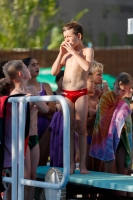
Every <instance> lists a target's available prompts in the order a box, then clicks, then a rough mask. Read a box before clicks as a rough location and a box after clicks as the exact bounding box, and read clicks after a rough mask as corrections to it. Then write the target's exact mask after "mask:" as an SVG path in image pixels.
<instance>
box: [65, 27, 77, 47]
mask: <svg viewBox="0 0 133 200" xmlns="http://www.w3.org/2000/svg"><path fill="white" fill-rule="evenodd" d="M63 35H64V40H65V42H68V43H71V44H72V45H73V47H74V48H75V47H76V46H77V45H78V44H79V41H81V34H80V33H79V34H78V35H75V34H74V31H73V29H69V30H66V31H64V32H63Z"/></svg>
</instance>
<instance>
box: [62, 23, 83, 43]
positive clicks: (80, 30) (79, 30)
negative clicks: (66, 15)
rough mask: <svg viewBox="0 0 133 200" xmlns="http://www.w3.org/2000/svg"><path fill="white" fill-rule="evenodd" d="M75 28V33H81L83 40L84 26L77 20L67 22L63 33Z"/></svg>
mask: <svg viewBox="0 0 133 200" xmlns="http://www.w3.org/2000/svg"><path fill="white" fill-rule="evenodd" d="M70 29H73V33H74V34H75V35H78V33H81V40H83V28H82V26H81V24H80V23H79V22H77V21H71V22H68V23H66V24H65V26H64V27H63V29H62V33H63V32H64V31H67V30H70Z"/></svg>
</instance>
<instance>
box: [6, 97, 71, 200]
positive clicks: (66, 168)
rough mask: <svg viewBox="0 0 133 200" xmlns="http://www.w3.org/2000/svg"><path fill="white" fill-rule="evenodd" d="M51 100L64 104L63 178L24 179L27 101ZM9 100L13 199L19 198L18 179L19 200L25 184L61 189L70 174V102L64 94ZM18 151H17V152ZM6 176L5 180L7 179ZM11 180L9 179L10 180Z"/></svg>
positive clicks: (21, 198) (21, 199) (22, 195)
mask: <svg viewBox="0 0 133 200" xmlns="http://www.w3.org/2000/svg"><path fill="white" fill-rule="evenodd" d="M42 101H45V102H50V101H59V102H60V103H61V105H62V112H63V119H64V120H63V178H62V180H61V182H60V183H47V182H41V181H33V180H27V179H24V159H22V158H24V130H25V128H24V127H25V102H42ZM8 102H10V103H12V133H13V134H12V142H13V143H12V178H10V182H12V200H17V192H16V190H17V181H18V196H19V200H23V199H24V185H28V186H34V187H41V188H49V189H61V188H63V187H65V185H66V184H67V182H68V179H69V174H70V146H69V145H70V114H69V108H68V104H67V102H66V100H65V98H64V97H63V96H60V95H51V96H23V97H10V98H9V100H8ZM18 103H19V151H18V157H19V164H18V180H17V178H16V177H17V176H16V172H17V159H16V158H17V151H16V149H17V121H18V120H16V119H18V117H17V104H18ZM15 137H16V138H15ZM15 151H16V152H15ZM6 180H7V179H6V177H5V178H3V181H6ZM8 181H9V180H8Z"/></svg>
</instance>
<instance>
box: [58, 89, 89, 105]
mask: <svg viewBox="0 0 133 200" xmlns="http://www.w3.org/2000/svg"><path fill="white" fill-rule="evenodd" d="M87 94H88V91H87V89H80V90H75V91H68V90H62V95H63V96H64V97H66V98H68V99H70V100H71V101H72V102H73V103H75V101H76V100H77V99H78V98H79V97H81V96H84V95H87Z"/></svg>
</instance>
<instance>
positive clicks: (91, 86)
mask: <svg viewBox="0 0 133 200" xmlns="http://www.w3.org/2000/svg"><path fill="white" fill-rule="evenodd" d="M94 89H95V85H94V81H93V78H92V76H90V75H89V76H88V79H87V90H88V92H89V93H90V94H94Z"/></svg>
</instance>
